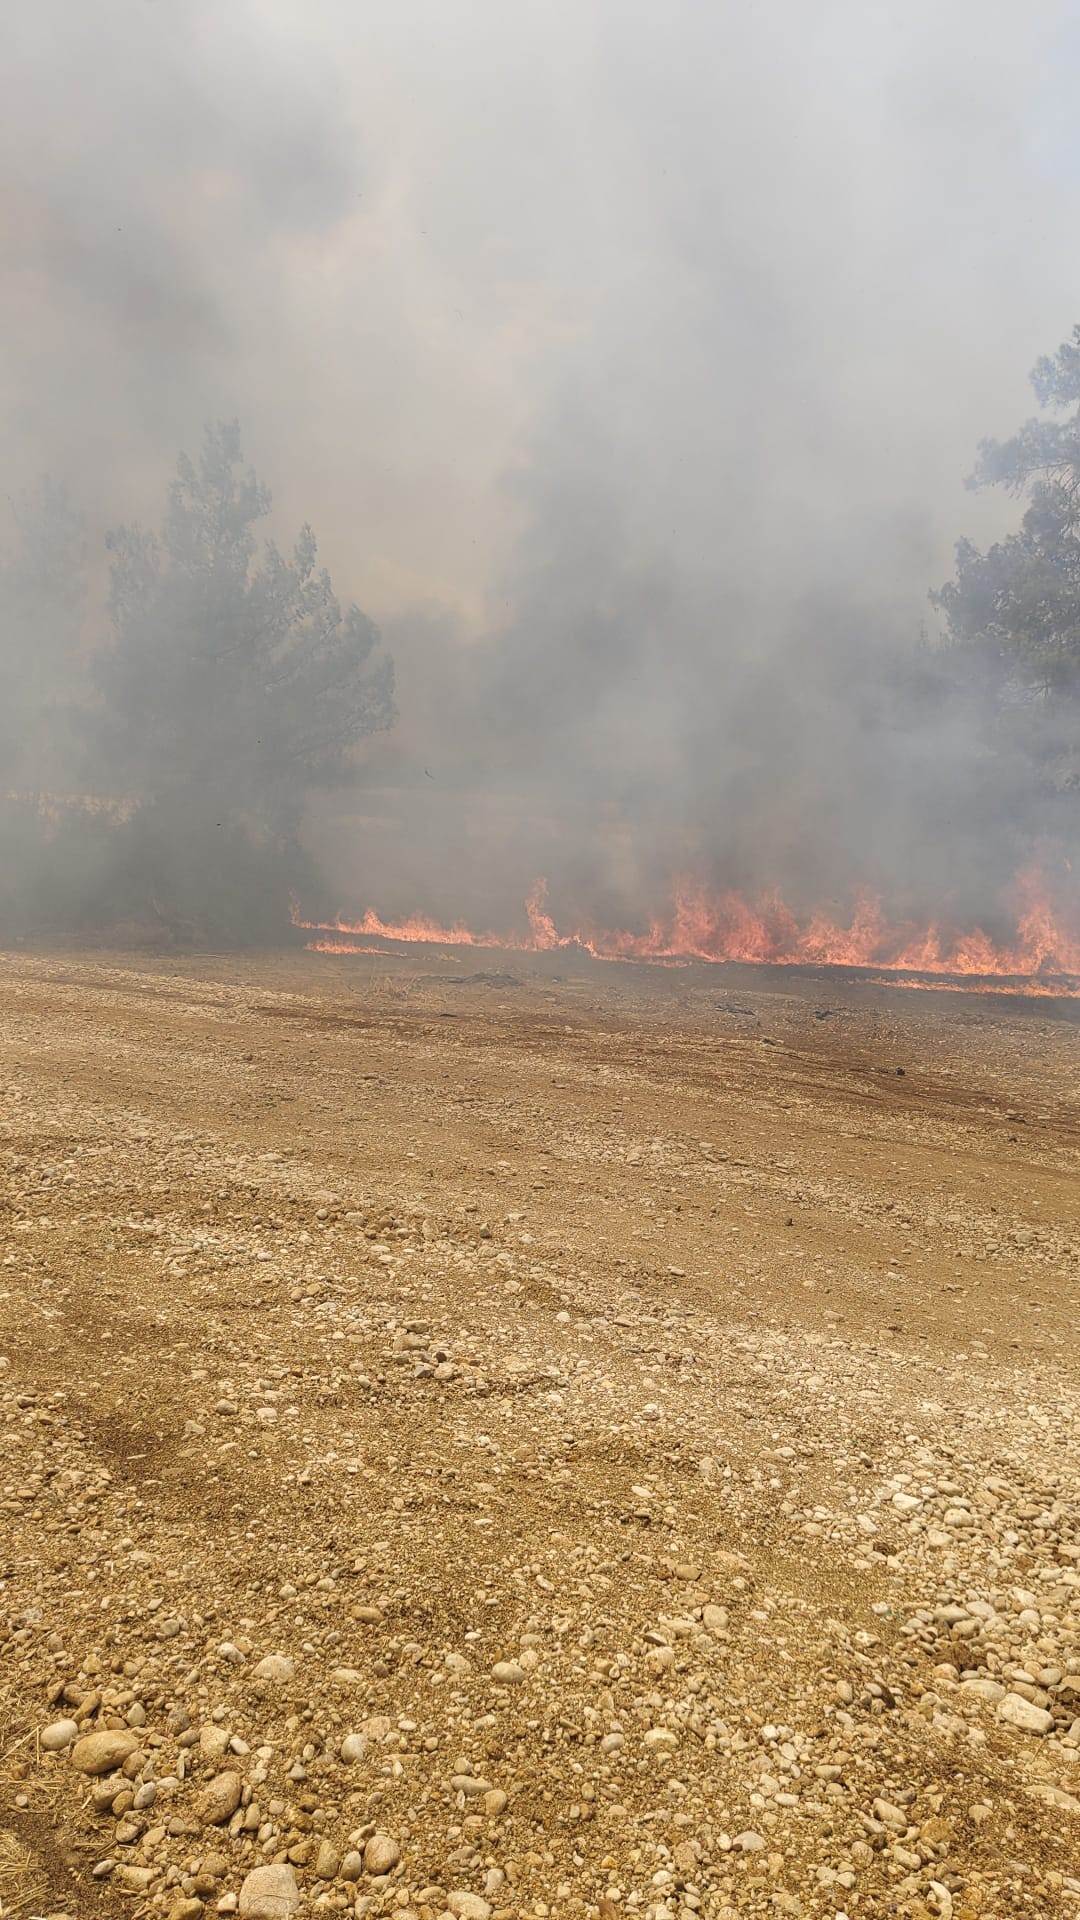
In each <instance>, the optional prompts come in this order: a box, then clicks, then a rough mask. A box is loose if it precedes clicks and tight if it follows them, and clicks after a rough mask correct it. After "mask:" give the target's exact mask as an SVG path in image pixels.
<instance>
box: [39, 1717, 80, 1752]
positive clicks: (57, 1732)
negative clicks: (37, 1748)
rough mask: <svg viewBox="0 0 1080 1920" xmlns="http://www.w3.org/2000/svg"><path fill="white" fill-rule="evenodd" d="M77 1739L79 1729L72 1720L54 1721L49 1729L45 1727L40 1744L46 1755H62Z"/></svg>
mask: <svg viewBox="0 0 1080 1920" xmlns="http://www.w3.org/2000/svg"><path fill="white" fill-rule="evenodd" d="M78 1737H79V1729H78V1727H77V1725H76V1723H75V1721H74V1720H54V1721H53V1723H52V1726H51V1727H45V1728H43V1729H42V1733H41V1744H42V1746H43V1747H44V1749H45V1751H46V1753H62V1752H63V1750H64V1748H65V1747H70V1745H71V1743H72V1741H73V1740H77V1739H78Z"/></svg>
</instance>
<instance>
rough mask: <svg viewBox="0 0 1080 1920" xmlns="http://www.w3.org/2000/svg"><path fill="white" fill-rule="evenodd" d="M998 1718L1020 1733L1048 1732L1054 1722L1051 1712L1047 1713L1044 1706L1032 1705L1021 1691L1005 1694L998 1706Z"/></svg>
mask: <svg viewBox="0 0 1080 1920" xmlns="http://www.w3.org/2000/svg"><path fill="white" fill-rule="evenodd" d="M998 1719H999V1720H1004V1721H1005V1722H1006V1724H1007V1725H1008V1726H1010V1727H1018V1728H1019V1729H1020V1731H1021V1733H1037V1734H1044V1733H1049V1731H1050V1729H1051V1727H1052V1726H1053V1724H1054V1716H1053V1714H1052V1713H1047V1711H1046V1708H1045V1707H1033V1706H1032V1704H1031V1701H1030V1700H1025V1699H1024V1696H1023V1694H1021V1693H1007V1694H1006V1695H1005V1698H1004V1700H1003V1701H1002V1702H1001V1705H1000V1706H999V1707H998Z"/></svg>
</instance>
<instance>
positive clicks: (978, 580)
mask: <svg viewBox="0 0 1080 1920" xmlns="http://www.w3.org/2000/svg"><path fill="white" fill-rule="evenodd" d="M1031 383H1032V386H1033V387H1034V390H1035V396H1036V399H1037V400H1038V401H1039V404H1040V406H1041V407H1042V408H1043V410H1044V413H1048V414H1051V415H1059V416H1060V415H1064V416H1065V417H1064V418H1049V419H1046V418H1042V419H1039V418H1033V419H1030V420H1028V421H1027V422H1026V423H1025V425H1024V426H1022V427H1021V428H1020V431H1019V432H1018V433H1017V434H1015V435H1014V436H1013V438H1012V439H1011V440H1005V441H998V440H985V441H983V443H982V445H981V447H980V449H979V458H978V462H977V465H976V467H975V471H974V473H973V474H972V476H971V479H970V481H969V482H968V484H969V486H972V487H984V486H1004V487H1007V488H1009V490H1010V491H1011V492H1013V493H1016V494H1026V495H1027V497H1028V505H1027V508H1026V510H1025V512H1024V516H1023V519H1022V521H1021V524H1020V528H1019V530H1018V532H1016V533H1013V534H1010V535H1009V537H1008V538H1007V539H1006V540H1002V541H999V542H997V543H996V544H995V545H993V546H991V547H990V548H989V549H988V550H987V551H986V552H985V553H981V552H980V551H979V549H978V548H977V547H975V546H974V545H973V543H972V542H971V541H970V540H962V541H960V543H959V545H958V546H957V549H956V573H955V577H954V578H953V579H952V580H951V581H950V582H949V584H948V585H947V586H944V587H942V588H941V589H940V591H939V592H938V593H936V594H934V595H933V596H932V597H933V599H934V601H935V603H936V605H937V606H939V607H940V608H941V609H942V611H943V612H944V614H945V617H946V620H947V623H948V628H949V632H950V634H951V636H952V638H953V639H954V640H956V641H959V642H964V643H967V644H972V643H974V644H975V645H978V646H979V647H981V648H982V649H983V650H984V651H985V652H986V653H987V654H989V655H991V656H993V657H996V659H997V660H998V661H999V662H1000V665H1001V667H1002V669H1003V670H1004V672H1005V673H1007V674H1008V675H1010V676H1012V677H1014V678H1015V679H1016V680H1017V681H1018V682H1020V683H1021V684H1022V685H1026V686H1027V687H1028V688H1030V689H1032V690H1036V691H1039V692H1041V693H1044V694H1050V693H1059V694H1060V693H1068V694H1074V695H1075V694H1077V693H1080V326H1077V327H1074V329H1073V333H1072V338H1071V339H1070V340H1067V341H1066V342H1065V343H1064V345H1063V346H1061V347H1059V348H1058V351H1057V353H1056V354H1054V355H1053V357H1049V356H1044V357H1043V358H1042V359H1041V360H1040V361H1039V362H1038V365H1037V366H1036V367H1035V369H1034V372H1033V373H1032V376H1031Z"/></svg>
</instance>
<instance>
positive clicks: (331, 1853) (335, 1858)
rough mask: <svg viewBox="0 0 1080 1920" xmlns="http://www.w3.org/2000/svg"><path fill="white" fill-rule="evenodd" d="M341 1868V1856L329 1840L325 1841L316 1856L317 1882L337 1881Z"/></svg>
mask: <svg viewBox="0 0 1080 1920" xmlns="http://www.w3.org/2000/svg"><path fill="white" fill-rule="evenodd" d="M340 1866H341V1855H340V1853H339V1852H338V1850H337V1848H336V1847H335V1846H332V1845H331V1843H330V1841H329V1840H324V1841H323V1842H322V1844H321V1846H320V1847H319V1851H318V1853H317V1854H316V1856H315V1878H316V1880H336V1879H337V1876H338V1871H339V1869H340Z"/></svg>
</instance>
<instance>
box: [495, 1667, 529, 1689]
mask: <svg viewBox="0 0 1080 1920" xmlns="http://www.w3.org/2000/svg"><path fill="white" fill-rule="evenodd" d="M491 1677H492V1679H493V1680H497V1681H498V1682H499V1685H500V1686H501V1687H516V1686H520V1684H521V1682H522V1681H523V1680H524V1678H525V1669H524V1667H519V1666H518V1663H517V1661H516V1660H496V1662H495V1665H494V1666H493V1667H492V1669H491Z"/></svg>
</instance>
